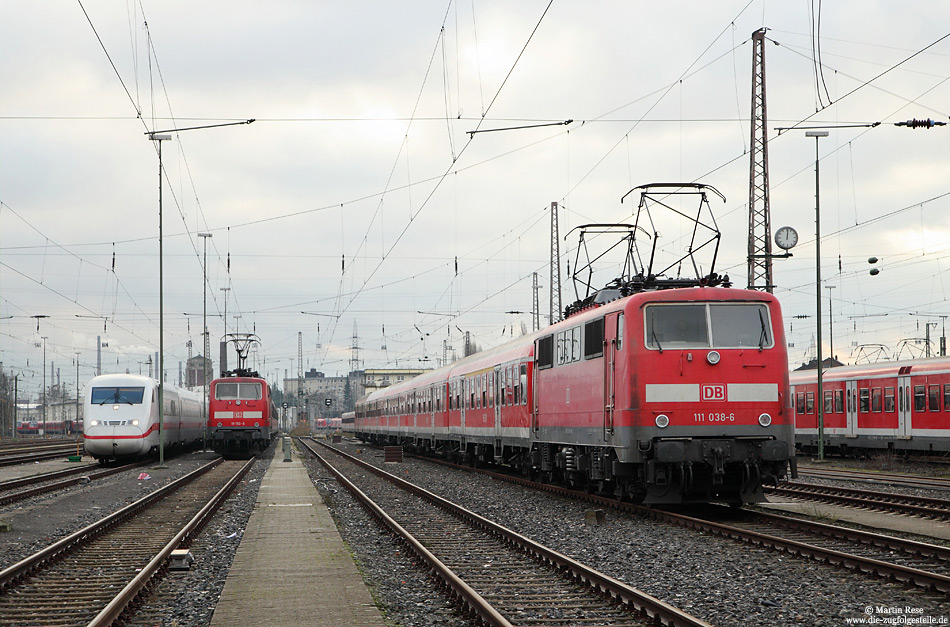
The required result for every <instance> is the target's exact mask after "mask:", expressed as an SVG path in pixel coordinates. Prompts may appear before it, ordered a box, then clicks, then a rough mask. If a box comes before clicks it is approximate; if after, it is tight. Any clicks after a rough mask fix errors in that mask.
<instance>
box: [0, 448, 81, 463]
mask: <svg viewBox="0 0 950 627" xmlns="http://www.w3.org/2000/svg"><path fill="white" fill-rule="evenodd" d="M75 451H76V447H75V446H70V447H63V448H59V449H55V450H52V451H47V452H40V453H30V454H27V455H3V456H2V457H0V466H16V465H18V464H28V463H30V462H40V461H44V460H47V459H57V458H59V457H62V456H63V455H69V454H70V453H74V452H75Z"/></svg>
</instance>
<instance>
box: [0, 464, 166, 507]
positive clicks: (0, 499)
mask: <svg viewBox="0 0 950 627" xmlns="http://www.w3.org/2000/svg"><path fill="white" fill-rule="evenodd" d="M151 463H152V461H151V460H147V461H143V462H139V463H137V464H134V465H133V464H126V465H123V466H119V467H117V468H109V469H106V470H101V471H99V472H94V473H90V474H89V475H88V476H86V475H83V476H81V477H75V478H73V479H65V480H63V481H57V482H56V483H51V484H48V485H44V486H39V487H36V488H31V489H29V490H23V491H21V492H13V493H10V494H3V495H0V505H8V504H10V503H15V502H16V501H22V500H23V499H28V498H30V497H34V496H39V495H40V494H45V493H47V492H54V491H56V490H62V489H63V488H68V487H69V486H72V485H76V484H77V483H82V480H83V479H84V478H88V479H89V480H90V481H92V480H94V479H103V478H105V477H109V476H112V475H115V474H118V473H120V472H123V471H126V470H130V469H132V468H140V467H142V466H147V465H150V464H151ZM86 470H88V467H86V468H75V469H69V470H60V471H57V472H51V473H46V474H45V475H34V476H32V477H22V478H20V479H13V480H11V481H8V482H4V483H3V484H0V490H2V489H6V488H7V487H8V486H11V487H12V486H18V485H30V484H32V483H40V482H42V481H51V480H54V479H55V478H56V477H57V476H64V475H70V474H77V473H79V472H84V471H86Z"/></svg>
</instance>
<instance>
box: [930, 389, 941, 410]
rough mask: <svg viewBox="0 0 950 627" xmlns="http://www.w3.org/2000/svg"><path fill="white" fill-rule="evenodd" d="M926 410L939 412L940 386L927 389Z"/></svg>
mask: <svg viewBox="0 0 950 627" xmlns="http://www.w3.org/2000/svg"><path fill="white" fill-rule="evenodd" d="M927 409H929V410H930V411H940V386H939V385H931V386H929V387H928V388H927Z"/></svg>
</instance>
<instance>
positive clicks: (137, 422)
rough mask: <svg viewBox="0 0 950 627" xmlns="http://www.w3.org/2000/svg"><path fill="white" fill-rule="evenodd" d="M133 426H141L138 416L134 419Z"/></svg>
mask: <svg viewBox="0 0 950 627" xmlns="http://www.w3.org/2000/svg"><path fill="white" fill-rule="evenodd" d="M132 426H133V427H137V426H139V420H138V418H136V419H135V420H133V421H132Z"/></svg>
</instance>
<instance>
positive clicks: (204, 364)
mask: <svg viewBox="0 0 950 627" xmlns="http://www.w3.org/2000/svg"><path fill="white" fill-rule="evenodd" d="M198 237H200V238H201V239H202V240H204V261H203V262H202V264H201V265H202V274H203V275H204V277H203V279H202V283H201V295H202V310H201V329H202V333H201V337H202V346H201V351H202V353H204V354H203V355H202V356H201V387H202V388H203V390H202V393H201V416H202V424H203V425H204V426H203V427H202V429H201V450H202V452H204V451H207V450H208V404H207V403H208V351H209V349H210V346H209V342H208V238H209V237H211V233H198Z"/></svg>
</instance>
